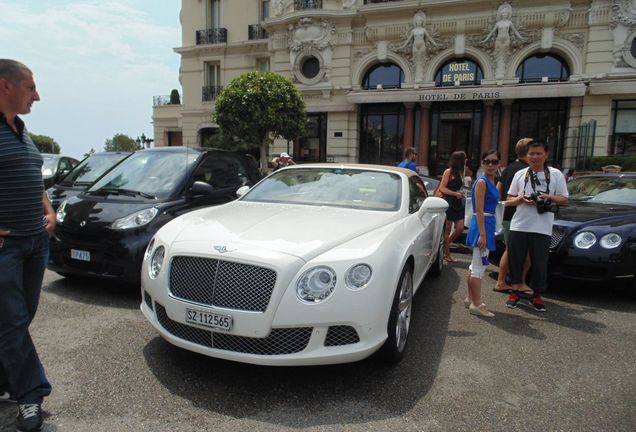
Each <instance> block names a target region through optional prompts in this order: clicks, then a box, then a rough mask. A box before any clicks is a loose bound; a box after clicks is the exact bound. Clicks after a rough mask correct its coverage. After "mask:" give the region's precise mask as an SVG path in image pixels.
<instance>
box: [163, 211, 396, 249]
mask: <svg viewBox="0 0 636 432" xmlns="http://www.w3.org/2000/svg"><path fill="white" fill-rule="evenodd" d="M397 220H399V214H398V213H397V212H388V211H387V212H384V211H363V210H352V209H343V208H338V207H324V206H304V205H283V204H268V203H250V202H241V201H235V202H232V203H229V204H226V205H222V206H219V207H213V208H207V209H204V210H199V211H194V212H192V213H189V214H187V215H184V216H182V217H179V218H177V219H175V220H174V221H172V222H171V223H170V224H168V225H167V226H166V227H164V228H163V229H164V230H170V231H172V230H174V229H175V228H176V229H177V230H179V229H180V231H179V232H178V234H176V233H175V234H176V236H175V238H174V243H179V242H189V243H193V242H205V243H207V244H210V245H212V244H213V245H215V246H216V245H218V246H225V247H227V248H228V249H232V248H235V247H240V248H244V247H247V248H260V249H265V250H270V251H276V252H280V253H285V254H289V255H293V256H296V257H299V258H301V259H304V260H310V259H312V258H313V257H315V256H317V255H320V254H321V253H323V252H325V251H328V250H330V249H333V248H334V247H336V246H338V245H340V244H342V243H345V242H347V241H349V240H352V239H354V238H356V237H358V236H360V235H363V234H366V233H369V232H371V231H373V230H376V229H378V228H380V227H383V226H386V225H388V224H390V223H392V222H395V221H397ZM172 232H174V231H172ZM209 249H210V248H208V250H209Z"/></svg>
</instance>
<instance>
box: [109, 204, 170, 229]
mask: <svg viewBox="0 0 636 432" xmlns="http://www.w3.org/2000/svg"><path fill="white" fill-rule="evenodd" d="M158 211H159V210H157V208H156V207H151V208H148V209H145V210H142V211H139V212H137V213H133V214H131V215H128V216H126V217H123V218H120V219H117V220H116V221H115V222H113V224H112V225H111V228H113V229H120V230H124V229H130V228H139V227H141V226H144V225H146V224H147V223H148V222H150V221H151V220H152V219H153V218H154V217H155V216H156V215H157V212H158Z"/></svg>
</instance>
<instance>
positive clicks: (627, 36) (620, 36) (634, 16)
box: [610, 0, 636, 68]
mask: <svg viewBox="0 0 636 432" xmlns="http://www.w3.org/2000/svg"><path fill="white" fill-rule="evenodd" d="M610 30H611V31H612V35H613V36H614V48H613V55H614V65H615V66H617V67H625V66H631V67H634V68H636V59H634V57H633V56H632V55H631V52H630V51H631V43H632V40H633V39H634V32H636V0H612V16H611V18H610Z"/></svg>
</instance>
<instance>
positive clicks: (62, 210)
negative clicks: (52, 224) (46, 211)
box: [55, 200, 66, 223]
mask: <svg viewBox="0 0 636 432" xmlns="http://www.w3.org/2000/svg"><path fill="white" fill-rule="evenodd" d="M65 218H66V200H64V201H62V204H60V206H59V207H58V208H57V212H56V213H55V220H56V221H58V222H59V223H62V222H64V219H65Z"/></svg>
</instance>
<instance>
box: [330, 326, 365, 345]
mask: <svg viewBox="0 0 636 432" xmlns="http://www.w3.org/2000/svg"><path fill="white" fill-rule="evenodd" d="M358 342H360V336H358V332H357V331H356V329H354V328H353V327H351V326H331V327H329V330H328V331H327V337H326V338H325V346H340V345H349V344H354V343H358Z"/></svg>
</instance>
